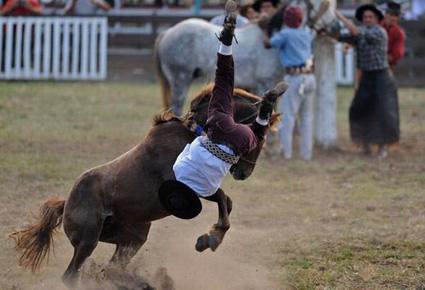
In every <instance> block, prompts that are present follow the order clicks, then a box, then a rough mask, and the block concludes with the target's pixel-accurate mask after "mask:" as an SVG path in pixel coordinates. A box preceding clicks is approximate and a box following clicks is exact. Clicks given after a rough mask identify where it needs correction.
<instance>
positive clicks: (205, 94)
mask: <svg viewBox="0 0 425 290" xmlns="http://www.w3.org/2000/svg"><path fill="white" fill-rule="evenodd" d="M213 89H214V84H213V83H210V84H207V85H205V86H204V87H203V88H202V89H201V90H200V91H199V92H198V93H197V94H196V95H195V97H194V98H193V99H192V101H191V102H190V108H191V109H194V108H195V107H196V106H197V105H199V104H200V103H201V102H202V101H204V99H205V98H207V99H208V100H209V98H211V95H212V92H213ZM233 95H234V96H239V97H241V98H245V99H251V100H252V101H255V102H256V101H260V100H261V98H260V97H258V96H256V95H254V94H251V93H249V92H247V91H245V90H244V89H240V88H235V89H234V90H233Z"/></svg>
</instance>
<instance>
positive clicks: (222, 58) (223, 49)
mask: <svg viewBox="0 0 425 290" xmlns="http://www.w3.org/2000/svg"><path fill="white" fill-rule="evenodd" d="M235 24H236V16H234V15H229V16H227V17H226V20H225V22H224V27H223V30H222V31H221V33H220V37H219V40H220V42H221V43H220V47H219V49H218V53H217V69H216V72H215V83H214V89H213V93H212V98H211V101H210V105H209V108H208V115H209V116H212V115H214V114H216V113H223V114H226V115H230V116H232V117H233V106H234V104H233V86H234V65H233V57H232V39H233V33H234V29H235Z"/></svg>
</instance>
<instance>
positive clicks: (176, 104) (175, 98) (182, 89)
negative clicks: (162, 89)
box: [171, 72, 192, 116]
mask: <svg viewBox="0 0 425 290" xmlns="http://www.w3.org/2000/svg"><path fill="white" fill-rule="evenodd" d="M191 82H192V75H191V74H190V73H189V72H178V73H177V74H175V79H173V80H172V81H171V91H172V95H171V108H172V111H173V113H174V114H176V115H177V116H179V115H181V114H182V111H183V106H184V101H185V100H186V97H187V92H188V90H189V86H190V83H191Z"/></svg>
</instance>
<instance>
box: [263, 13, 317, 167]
mask: <svg viewBox="0 0 425 290" xmlns="http://www.w3.org/2000/svg"><path fill="white" fill-rule="evenodd" d="M281 17H282V16H281ZM283 21H284V23H285V24H286V25H287V27H285V28H283V29H282V30H281V31H280V32H278V33H276V34H274V35H273V37H272V38H271V39H270V45H271V46H272V47H274V48H277V49H278V50H279V56H280V59H281V63H282V65H283V66H284V67H285V68H286V75H285V81H286V82H287V83H288V85H289V88H288V90H287V91H286V93H285V95H284V96H283V99H282V101H281V104H280V111H281V112H282V114H283V119H282V125H281V128H280V140H281V144H282V149H283V154H284V157H285V158H286V159H290V158H292V136H293V131H294V126H295V120H296V119H297V118H298V117H299V130H300V155H301V158H303V159H304V160H310V159H311V157H312V151H313V97H314V94H315V90H316V79H315V76H314V74H313V73H312V62H311V48H312V39H313V37H312V34H311V32H310V30H309V29H308V28H306V27H302V26H301V24H302V21H303V11H302V9H301V8H300V7H296V6H288V7H287V8H286V9H285V10H284V12H283Z"/></svg>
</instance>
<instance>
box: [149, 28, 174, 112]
mask: <svg viewBox="0 0 425 290" xmlns="http://www.w3.org/2000/svg"><path fill="white" fill-rule="evenodd" d="M163 36H164V32H162V33H160V34H158V36H157V38H156V40H155V46H154V49H153V53H154V59H155V66H156V75H157V77H158V80H159V83H160V85H161V90H162V104H163V106H164V109H166V110H167V109H169V108H170V107H171V86H170V82H169V81H168V79H167V77H166V76H165V74H164V71H163V70H162V66H161V56H160V55H159V44H160V42H161V39H162V37H163Z"/></svg>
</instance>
